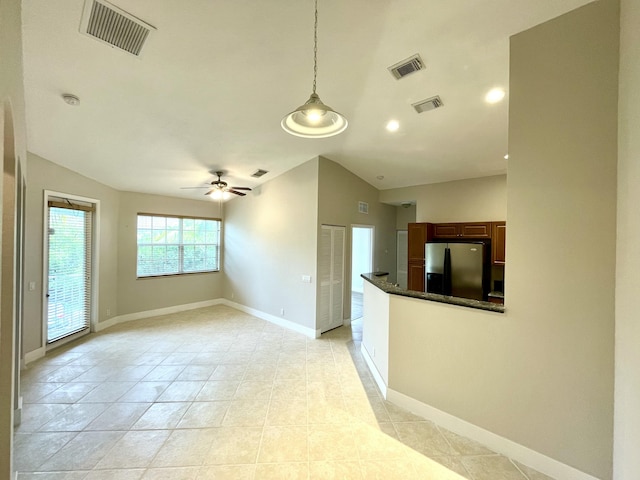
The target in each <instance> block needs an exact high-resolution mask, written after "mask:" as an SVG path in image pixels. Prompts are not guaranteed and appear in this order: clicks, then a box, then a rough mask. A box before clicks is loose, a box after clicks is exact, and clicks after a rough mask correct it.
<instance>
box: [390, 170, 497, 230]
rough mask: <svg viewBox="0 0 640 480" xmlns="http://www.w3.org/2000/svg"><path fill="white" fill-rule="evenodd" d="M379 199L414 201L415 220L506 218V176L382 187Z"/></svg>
mask: <svg viewBox="0 0 640 480" xmlns="http://www.w3.org/2000/svg"><path fill="white" fill-rule="evenodd" d="M380 201H381V202H384V203H399V202H403V201H415V202H416V203H417V205H416V220H415V221H417V222H432V223H445V222H481V221H498V220H505V219H506V218H507V177H506V175H496V176H492V177H482V178H472V179H469V180H456V181H453V182H444V183H432V184H428V185H420V186H415V187H406V188H395V189H390V190H382V191H381V192H380Z"/></svg>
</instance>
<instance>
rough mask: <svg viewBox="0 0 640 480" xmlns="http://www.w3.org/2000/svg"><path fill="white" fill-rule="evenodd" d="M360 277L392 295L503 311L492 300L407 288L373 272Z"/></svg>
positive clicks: (502, 308)
mask: <svg viewBox="0 0 640 480" xmlns="http://www.w3.org/2000/svg"><path fill="white" fill-rule="evenodd" d="M361 277H362V278H364V279H365V280H367V281H368V282H369V283H371V284H372V285H375V286H376V287H377V288H378V289H380V290H382V291H383V292H385V293H388V294H392V295H400V296H404V297H410V298H419V299H422V300H428V301H431V302H440V303H448V304H449V305H458V306H461V307H469V308H477V309H480V310H488V311H491V312H501V313H502V312H504V306H503V305H500V304H496V303H494V302H482V301H479V300H472V299H469V298H460V297H452V296H449V295H439V294H437V293H427V292H418V291H417V290H407V289H406V288H402V287H399V286H398V285H396V284H394V283H389V282H387V281H386V280H384V279H380V277H379V276H378V275H376V274H374V273H363V274H362V275H361Z"/></svg>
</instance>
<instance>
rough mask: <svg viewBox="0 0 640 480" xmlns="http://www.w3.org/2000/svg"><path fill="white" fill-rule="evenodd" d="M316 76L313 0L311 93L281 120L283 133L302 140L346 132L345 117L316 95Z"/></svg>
mask: <svg viewBox="0 0 640 480" xmlns="http://www.w3.org/2000/svg"><path fill="white" fill-rule="evenodd" d="M317 76H318V0H315V16H314V26H313V91H312V92H311V96H310V97H309V100H307V101H306V102H305V104H304V105H301V106H299V107H298V108H296V109H295V110H294V111H293V112H291V113H290V114H288V115H287V116H286V117H284V118H283V119H282V122H281V123H280V124H281V125H282V128H284V130H285V132H287V133H290V134H291V135H295V136H297V137H303V138H326V137H332V136H334V135H338V134H339V133H342V132H344V131H345V130H346V128H347V125H348V122H347V119H346V118H345V117H343V116H342V115H341V114H339V113H338V112H336V111H335V110H333V109H332V108H331V107H330V106H328V105H325V104H324V103H322V100H320V97H319V96H318V94H317V93H316V77H317Z"/></svg>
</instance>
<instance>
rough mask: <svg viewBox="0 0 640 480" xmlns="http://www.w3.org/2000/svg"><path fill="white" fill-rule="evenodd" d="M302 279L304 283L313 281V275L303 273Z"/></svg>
mask: <svg viewBox="0 0 640 480" xmlns="http://www.w3.org/2000/svg"><path fill="white" fill-rule="evenodd" d="M302 281H303V282H304V283H311V275H302Z"/></svg>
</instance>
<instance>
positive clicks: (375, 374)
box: [360, 342, 388, 400]
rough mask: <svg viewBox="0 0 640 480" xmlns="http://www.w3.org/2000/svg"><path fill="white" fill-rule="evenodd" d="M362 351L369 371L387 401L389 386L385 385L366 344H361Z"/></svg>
mask: <svg viewBox="0 0 640 480" xmlns="http://www.w3.org/2000/svg"><path fill="white" fill-rule="evenodd" d="M360 351H361V352H362V357H363V358H364V361H365V362H367V366H368V367H369V371H370V372H371V375H372V376H373V379H374V380H375V382H376V384H377V385H378V388H379V389H380V392H381V393H382V396H383V397H384V399H385V400H386V399H387V395H388V393H387V391H388V390H387V384H386V383H384V379H383V378H382V375H380V372H378V369H377V368H376V364H375V363H374V362H373V359H372V358H371V355H369V352H368V351H367V348H366V347H365V346H364V342H362V343H360Z"/></svg>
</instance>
